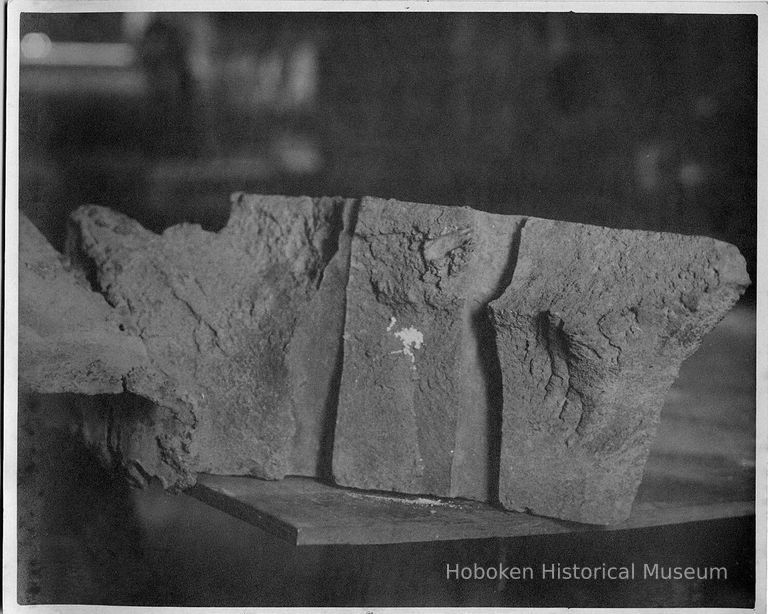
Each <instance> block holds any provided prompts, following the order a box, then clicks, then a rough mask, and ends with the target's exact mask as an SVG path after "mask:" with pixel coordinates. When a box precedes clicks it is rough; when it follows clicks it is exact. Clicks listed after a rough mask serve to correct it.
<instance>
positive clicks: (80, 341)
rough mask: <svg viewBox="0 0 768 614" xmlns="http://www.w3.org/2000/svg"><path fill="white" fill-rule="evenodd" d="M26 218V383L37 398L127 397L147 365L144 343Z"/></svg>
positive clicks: (22, 335) (22, 246)
mask: <svg viewBox="0 0 768 614" xmlns="http://www.w3.org/2000/svg"><path fill="white" fill-rule="evenodd" d="M122 326H123V322H121V320H120V318H119V317H118V314H117V313H116V312H115V311H114V310H113V309H112V308H111V307H110V306H109V305H108V304H107V303H106V301H105V300H104V298H103V297H102V296H101V295H99V294H97V293H95V292H92V291H91V289H90V288H89V287H88V285H87V283H85V282H84V281H83V280H82V279H79V278H78V277H76V276H75V274H74V273H73V272H71V271H69V270H67V269H65V267H64V265H63V263H62V260H61V258H60V255H59V253H58V252H57V251H56V250H55V249H53V247H51V245H50V244H49V243H48V242H47V241H46V240H45V238H44V237H43V235H41V234H40V232H39V231H38V230H37V228H35V227H34V225H33V224H32V222H30V221H29V220H28V219H27V218H26V217H25V216H24V215H20V216H19V380H20V383H21V384H22V385H23V386H26V387H28V388H29V389H31V390H34V391H35V392H44V393H48V392H75V393H82V394H98V393H116V392H122V391H123V388H124V380H125V378H126V377H127V376H128V374H129V373H130V372H131V371H132V370H135V369H137V368H143V367H146V366H148V364H149V361H148V358H147V353H146V350H145V349H144V346H143V344H142V343H141V341H140V340H139V339H138V338H136V337H133V336H131V335H129V334H127V333H125V332H123V331H122V330H121V327H122Z"/></svg>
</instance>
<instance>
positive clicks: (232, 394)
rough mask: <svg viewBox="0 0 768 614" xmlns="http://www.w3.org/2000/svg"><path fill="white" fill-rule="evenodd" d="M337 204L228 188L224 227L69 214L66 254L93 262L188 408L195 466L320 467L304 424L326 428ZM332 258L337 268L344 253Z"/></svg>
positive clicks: (274, 470) (340, 211)
mask: <svg viewBox="0 0 768 614" xmlns="http://www.w3.org/2000/svg"><path fill="white" fill-rule="evenodd" d="M345 206H346V207H347V208H348V207H351V206H352V204H351V203H349V202H348V203H346V205H345V203H344V202H343V201H341V200H340V199H310V198H285V197H258V196H245V195H236V196H235V197H234V199H233V206H232V213H231V217H230V220H229V222H228V224H227V226H226V227H225V228H224V229H222V230H221V231H220V232H218V233H213V232H206V231H204V230H202V229H201V228H200V227H199V226H197V225H190V224H183V225H179V226H174V227H172V228H169V229H167V230H166V231H165V232H164V233H163V234H162V235H156V234H154V233H151V232H149V231H147V230H145V229H144V228H142V227H141V226H140V225H139V224H138V223H137V222H135V221H133V220H131V219H129V218H127V217H125V216H123V215H120V214H117V213H114V212H112V211H110V210H108V209H105V208H101V207H83V208H81V209H79V210H78V211H77V212H75V214H73V221H74V223H75V224H76V228H75V233H74V234H73V236H72V239H71V240H70V242H69V243H70V252H71V253H72V257H73V260H75V261H77V262H79V263H80V264H81V265H82V266H83V268H84V269H85V270H92V271H94V272H95V283H96V284H97V285H98V287H99V289H100V290H101V291H102V292H103V293H104V295H105V296H106V298H107V300H108V302H109V303H110V304H111V305H112V306H113V307H114V308H115V309H117V310H118V311H119V312H120V313H121V314H122V316H123V317H124V318H125V320H126V322H127V323H128V324H127V325H126V326H127V327H128V328H129V330H131V331H132V332H133V333H135V334H136V335H137V336H138V337H140V338H141V340H142V341H143V343H144V345H145V346H146V348H147V354H148V356H149V358H150V360H151V362H152V364H153V366H154V367H155V368H156V369H157V371H158V372H161V373H163V374H164V375H166V376H167V377H168V378H170V379H171V380H172V381H174V382H176V383H177V386H178V387H177V390H176V396H177V397H179V398H182V399H183V400H184V401H185V402H186V403H188V405H189V406H190V407H192V408H193V415H192V416H191V422H192V429H191V431H190V437H189V438H188V440H187V441H184V442H177V443H178V444H179V448H180V449H181V450H182V451H183V452H184V456H183V457H182V462H183V464H184V465H185V466H186V468H188V469H189V470H191V471H194V472H197V471H203V472H210V473H220V474H248V475H255V476H259V477H264V478H280V477H283V476H284V475H286V474H287V473H292V472H294V465H296V466H297V467H298V470H299V471H300V472H306V473H309V474H310V475H312V474H314V472H315V471H316V467H317V462H318V461H317V458H316V457H318V456H319V454H320V450H319V443H315V442H314V439H319V436H320V435H319V434H313V432H309V433H308V432H307V431H313V429H314V430H315V431H316V430H318V429H322V427H323V418H322V414H323V412H325V411H326V410H327V407H326V405H327V403H326V401H327V399H326V396H327V395H328V394H329V393H330V391H331V390H332V388H333V383H334V381H333V380H334V378H335V377H336V369H337V365H336V364H335V357H336V354H337V353H338V351H339V344H340V335H341V323H340V321H341V317H342V316H341V315H339V314H343V292H338V291H333V290H329V291H327V292H321V291H319V288H321V287H322V282H323V273H324V270H325V269H326V265H328V263H329V261H330V260H331V259H332V258H333V256H334V255H335V254H337V251H338V243H339V234H340V232H341V231H342V227H343V223H344V219H348V218H349V215H345V211H344V209H345ZM334 266H335V267H341V269H340V270H341V273H342V274H343V272H344V264H343V263H341V264H334ZM334 275H338V272H336V273H334ZM334 275H332V276H331V279H333V278H334ZM334 287H335V286H334ZM314 312H317V313H320V314H324V315H320V316H317V315H315V316H312V315H311V314H312V313H314ZM328 329H331V331H332V336H333V339H331V338H329V330H328ZM334 331H335V332H334ZM314 341H318V342H319V343H320V342H322V343H326V344H330V345H325V346H322V345H320V344H319V343H318V344H315V343H314ZM307 352H310V355H309V356H307ZM312 352H315V353H314V354H313V353H312ZM319 380H322V381H319ZM302 390H306V391H307V392H306V394H304V393H302ZM310 414H311V415H310ZM318 415H321V417H320V418H318ZM171 437H173V434H171ZM131 441H133V440H131ZM294 444H295V445H297V446H298V447H299V448H300V451H303V452H304V453H303V454H296V455H295V453H294ZM142 445H143V444H139V443H137V442H135V441H134V442H133V443H132V444H131V446H132V448H133V449H141V448H142ZM296 458H300V460H299V461H297V460H295V459H296Z"/></svg>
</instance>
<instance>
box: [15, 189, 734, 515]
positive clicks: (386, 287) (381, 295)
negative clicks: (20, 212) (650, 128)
mask: <svg viewBox="0 0 768 614" xmlns="http://www.w3.org/2000/svg"><path fill="white" fill-rule="evenodd" d="M72 230H73V232H72V233H71V236H70V237H69V239H68V246H69V247H68V254H69V256H70V260H71V261H72V263H73V264H74V265H75V266H76V267H79V269H80V270H81V271H82V274H80V275H79V276H76V275H75V274H73V273H71V272H69V271H68V270H67V269H66V268H65V267H64V266H63V265H62V263H61V261H60V260H59V257H58V254H56V252H55V251H54V250H53V249H52V248H51V247H50V246H49V245H48V244H47V243H45V241H44V239H42V237H41V236H40V235H39V233H37V231H36V230H35V229H34V227H32V226H31V224H29V223H28V221H26V220H24V219H22V236H21V247H22V249H21V267H20V268H21V272H20V324H21V326H20V376H21V381H22V383H23V384H26V385H28V386H30V387H31V388H32V389H33V390H36V391H39V392H49V393H53V392H74V393H79V394H80V395H81V396H78V397H77V405H78V407H79V409H80V411H81V415H82V421H81V424H80V429H81V433H82V435H83V438H84V439H85V440H86V441H87V442H89V443H90V444H91V445H93V446H94V447H96V448H97V450H98V451H99V452H100V453H101V455H102V457H103V458H104V459H105V462H107V463H108V464H112V465H118V466H121V467H122V468H123V469H124V470H126V471H127V472H128V473H129V474H130V475H132V476H133V477H134V478H135V479H136V480H137V481H145V480H146V479H148V478H150V477H152V476H157V477H159V478H160V479H161V481H162V482H163V483H164V484H165V485H166V486H167V487H172V488H183V487H185V486H189V485H191V484H193V483H194V481H195V476H196V473H197V472H209V473H217V474H243V475H253V476H257V477H263V478H281V477H283V476H285V475H288V474H298V475H308V476H322V477H328V475H327V469H328V466H329V464H330V460H331V459H330V456H331V453H332V455H333V459H332V462H333V477H334V478H335V480H336V481H337V483H339V484H341V485H344V486H351V487H356V488H365V489H376V490H390V491H397V492H404V493H412V494H431V495H438V496H452V497H466V498H471V499H478V500H490V501H496V500H498V501H500V502H501V503H502V504H503V505H504V506H505V507H507V508H509V509H513V510H530V511H533V512H535V513H537V514H542V515H546V516H553V517H557V518H563V519H568V520H577V521H581V522H589V523H598V524H603V523H614V522H620V521H621V520H624V519H625V518H626V517H627V516H628V515H629V512H630V508H631V504H632V500H633V498H634V495H635V492H636V490H637V487H638V485H639V482H640V479H641V477H642V471H643V467H644V464H645V461H646V458H647V455H648V450H649V447H650V444H651V440H652V439H653V436H654V432H655V429H656V425H657V423H658V420H659V413H660V410H661V406H662V404H663V400H664V395H665V394H666V392H667V390H668V389H669V387H670V385H671V383H672V381H673V380H674V378H675V377H676V375H677V371H678V369H679V366H680V363H681V362H682V361H683V360H684V359H685V358H686V357H687V356H688V355H690V354H691V353H692V352H693V351H695V349H696V347H697V346H698V344H699V341H700V340H701V337H702V336H703V335H704V334H706V332H708V331H709V330H710V329H711V328H712V327H714V325H715V324H716V323H717V322H718V321H719V320H720V319H721V318H722V317H723V316H724V315H725V313H726V312H727V310H728V309H729V308H730V307H731V306H732V305H733V303H735V301H736V300H737V299H738V297H739V296H740V294H741V293H742V292H743V290H744V288H745V287H746V285H747V284H748V283H749V279H748V277H747V275H746V271H745V264H744V260H743V259H742V258H741V256H740V255H739V253H738V250H736V248H735V247H733V246H731V245H727V244H725V243H722V242H718V241H715V240H712V239H706V238H700V237H683V236H678V235H671V234H659V233H649V232H638V231H627V230H610V229H605V228H597V227H591V226H583V225H579V224H572V223H566V222H554V221H548V220H540V219H535V218H525V217H521V216H501V215H493V214H487V213H482V212H479V211H474V210H471V209H468V208H454V207H440V206H434V205H423V204H413V203H402V202H397V201H384V200H381V199H375V198H364V199H363V200H362V201H361V202H360V203H357V202H356V201H351V200H343V199H329V198H319V199H311V198H287V197H278V196H275V197H273V196H245V195H242V194H241V195H235V197H234V198H233V206H232V215H231V218H230V220H229V222H228V224H227V226H226V227H225V228H224V229H223V230H221V231H220V232H217V233H213V232H206V231H204V230H202V229H201V228H200V227H199V226H196V225H189V224H185V225H180V226H174V227H172V228H169V229H168V230H166V231H165V232H164V233H163V234H162V235H156V234H154V233H151V232H149V231H147V230H145V229H144V228H142V227H141V226H140V225H139V224H138V223H137V222H135V221H133V220H131V219H129V218H127V217H125V216H123V215H120V214H117V213H114V212H112V211H110V210H108V209H104V208H101V207H83V208H81V209H80V210H78V211H77V212H76V213H75V214H74V215H73V226H72ZM353 231H354V238H353ZM86 278H87V279H88V280H89V281H90V283H91V285H92V286H93V287H94V288H96V289H97V290H98V292H100V293H101V294H103V297H102V296H101V295H100V294H98V293H96V292H93V291H92V290H91V289H90V288H89V287H88V283H87V282H86V281H85V279H86ZM104 298H106V301H105V300H104ZM342 345H343V358H342ZM114 393H120V394H118V395H117V396H111V397H110V396H108V395H109V394H114ZM82 395H91V396H87V397H86V396H82ZM94 395H95V396H94ZM502 423H503V424H502ZM334 429H335V430H334Z"/></svg>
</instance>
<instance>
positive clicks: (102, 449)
mask: <svg viewBox="0 0 768 614" xmlns="http://www.w3.org/2000/svg"><path fill="white" fill-rule="evenodd" d="M19 226H20V228H19V230H20V232H19V383H20V385H21V387H22V388H24V389H27V390H31V391H33V392H37V393H48V394H50V393H75V394H72V395H68V397H67V398H68V403H69V404H70V406H71V407H72V408H76V409H77V410H80V411H81V418H80V421H79V424H78V426H79V429H80V432H81V435H82V436H83V440H84V442H85V443H86V444H88V445H89V446H91V447H93V448H95V449H96V451H97V452H98V453H99V454H100V455H101V457H102V458H103V459H104V462H105V464H106V465H107V466H116V467H120V468H121V469H122V470H124V471H126V472H127V473H128V474H130V475H134V476H137V477H141V476H148V475H151V476H156V477H158V478H159V479H160V480H161V482H162V483H163V484H164V485H165V486H166V487H168V488H184V487H186V486H189V485H191V484H193V483H194V476H193V474H192V473H191V472H190V470H189V468H188V467H187V466H186V463H184V462H183V460H182V459H183V458H184V457H185V456H186V455H187V452H186V451H185V449H184V448H185V447H186V445H187V441H188V438H189V429H190V425H191V417H192V413H191V407H190V403H189V402H188V400H187V399H185V398H184V394H183V391H179V390H178V389H177V387H176V384H175V382H174V381H172V379H170V378H168V377H167V376H166V375H165V374H163V373H162V372H160V371H158V370H157V369H155V368H154V366H153V365H152V364H151V361H150V360H149V357H148V356H147V351H146V349H145V347H144V344H143V343H142V342H141V340H140V339H139V338H138V337H136V336H133V335H131V334H129V333H128V332H125V331H124V329H125V327H126V323H127V320H125V319H124V318H123V317H121V316H120V314H118V312H116V311H115V310H114V309H112V308H111V307H110V306H109V305H108V304H107V302H106V301H105V300H104V297H102V296H101V295H100V294H97V293H96V292H92V291H91V289H90V288H89V287H88V284H87V282H86V281H85V280H84V279H83V277H82V276H77V275H76V274H75V273H74V272H72V271H70V270H68V269H67V268H65V267H64V266H63V264H62V260H61V258H60V256H59V254H58V252H56V250H54V249H53V247H51V245H50V244H49V243H48V242H47V241H46V240H45V238H44V237H43V236H42V235H41V234H40V232H39V231H38V230H37V228H35V227H34V225H33V224H32V223H31V222H30V221H29V220H28V219H27V218H26V217H25V216H24V215H20V220H19ZM124 392H125V393H126V394H122V393H124ZM142 397H144V398H142ZM97 399H98V401H96V400H97ZM137 403H138V404H141V405H142V406H143V407H146V408H147V410H146V412H143V413H144V414H145V415H142V416H139V417H137V414H136V413H134V412H133V411H132V408H133V407H135V406H136V404H137ZM97 406H98V408H99V411H98V412H97V411H95V409H94V408H95V407H97Z"/></svg>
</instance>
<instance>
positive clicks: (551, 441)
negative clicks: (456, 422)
mask: <svg viewBox="0 0 768 614" xmlns="http://www.w3.org/2000/svg"><path fill="white" fill-rule="evenodd" d="M748 284H749V277H748V276H747V273H746V268H745V263H744V259H743V258H742V257H741V255H740V254H739V252H738V250H737V249H736V248H735V247H734V246H732V245H729V244H727V243H722V242H720V241H716V240H714V239H709V238H704V237H690V236H680V235H673V234H662V233H653V232H640V231H629V230H612V229H608V228H597V227H594V226H585V225H581V224H568V223H564V222H554V221H549V220H540V219H529V220H527V221H526V223H525V225H524V227H523V229H522V234H521V238H520V250H519V254H518V259H517V266H516V268H515V272H514V276H513V278H512V283H511V284H510V285H509V287H508V288H507V289H506V291H505V292H504V294H503V296H501V297H500V298H499V299H497V300H495V301H493V302H492V303H491V304H490V314H491V318H492V321H493V325H494V328H495V329H496V335H497V338H496V343H497V346H498V351H499V359H500V362H501V368H502V373H503V381H504V414H503V436H502V447H501V464H500V484H499V499H500V501H501V503H502V504H503V505H504V506H505V507H507V508H508V509H513V510H530V511H532V512H534V513H536V514H541V515H544V516H553V517H556V518H563V519H567V520H576V521H579V522H587V523H595V524H610V523H616V522H620V521H622V520H625V519H626V518H627V517H628V516H629V513H630V509H631V505H632V501H633V499H634V496H635V493H636V491H637V488H638V486H639V484H640V480H641V478H642V474H643V467H644V465H645V461H646V459H647V457H648V452H649V449H650V445H651V442H652V440H653V437H654V435H655V431H656V426H657V424H658V422H659V417H660V412H661V407H662V405H663V403H664V396H665V394H666V393H667V391H668V390H669V388H670V386H671V384H672V382H673V380H674V379H675V377H677V373H678V370H679V368H680V364H681V362H682V361H683V360H684V359H685V358H687V357H688V356H689V355H691V354H692V353H693V352H694V351H695V350H696V348H697V347H698V346H699V343H700V341H701V338H702V336H703V335H705V334H706V333H707V332H708V331H710V330H711V329H712V328H713V327H714V326H715V324H717V322H719V321H720V320H721V319H722V317H723V316H724V315H725V314H726V312H727V311H728V310H729V309H730V308H731V307H732V306H733V304H734V303H735V302H736V300H737V299H738V298H739V296H740V295H741V294H742V292H743V291H744V289H745V288H746V286H747V285H748Z"/></svg>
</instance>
